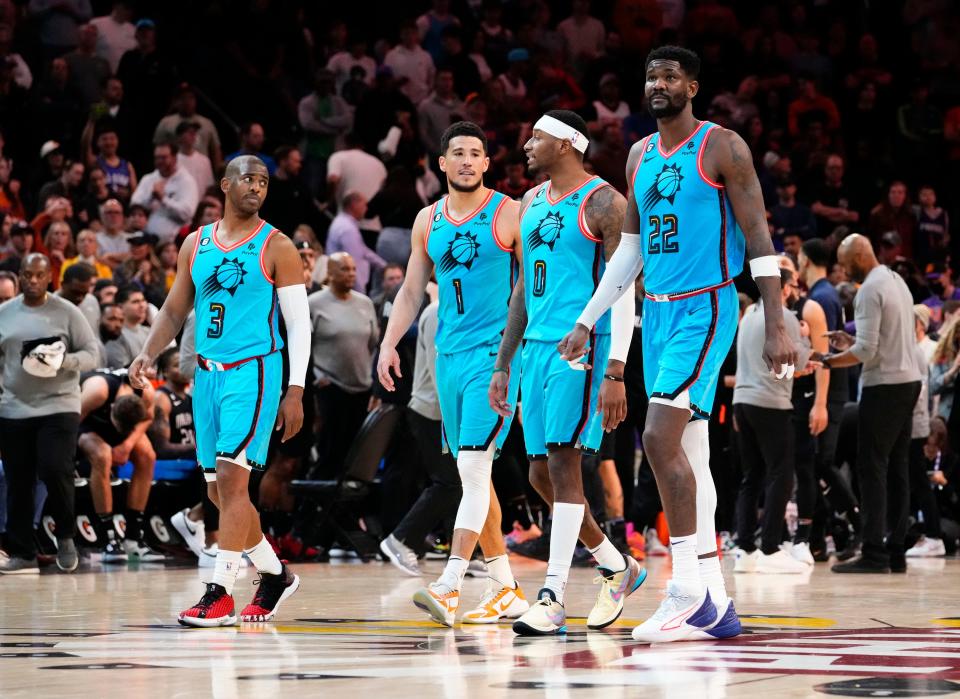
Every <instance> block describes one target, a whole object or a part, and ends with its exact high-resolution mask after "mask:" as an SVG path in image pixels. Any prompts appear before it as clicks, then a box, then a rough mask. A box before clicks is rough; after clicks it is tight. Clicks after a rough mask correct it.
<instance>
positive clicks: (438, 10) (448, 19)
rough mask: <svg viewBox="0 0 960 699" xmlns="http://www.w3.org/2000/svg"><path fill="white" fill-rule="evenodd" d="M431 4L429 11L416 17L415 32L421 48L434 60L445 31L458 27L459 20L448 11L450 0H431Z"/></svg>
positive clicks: (436, 57) (440, 52) (438, 57)
mask: <svg viewBox="0 0 960 699" xmlns="http://www.w3.org/2000/svg"><path fill="white" fill-rule="evenodd" d="M432 5H433V6H432V7H431V9H430V10H429V11H427V12H425V13H423V14H422V15H420V16H419V17H417V33H418V34H419V35H420V43H421V45H422V46H423V48H424V49H426V50H427V53H429V54H430V56H431V57H432V58H433V60H434V61H438V60H439V59H440V56H441V54H442V49H443V38H444V36H445V34H446V31H447V30H448V29H458V28H459V27H460V20H459V19H458V18H457V17H456V16H455V15H453V14H451V13H450V0H433V2H432Z"/></svg>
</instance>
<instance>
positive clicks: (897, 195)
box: [867, 180, 917, 257]
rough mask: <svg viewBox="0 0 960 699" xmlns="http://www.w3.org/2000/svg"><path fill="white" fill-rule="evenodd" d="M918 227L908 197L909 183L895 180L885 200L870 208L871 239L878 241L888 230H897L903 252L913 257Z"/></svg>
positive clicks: (868, 226) (868, 225)
mask: <svg viewBox="0 0 960 699" xmlns="http://www.w3.org/2000/svg"><path fill="white" fill-rule="evenodd" d="M916 227H917V219H916V217H915V216H914V214H913V208H912V206H911V205H910V200H909V198H908V197H907V185H905V184H904V183H903V182H901V181H899V180H894V181H893V182H892V183H891V184H890V188H889V189H888V190H887V197H886V199H885V200H884V201H881V202H880V203H879V204H877V205H876V206H874V207H873V208H872V209H871V210H870V219H869V221H868V223H867V231H868V232H869V234H870V239H871V240H872V241H874V244H876V241H877V240H879V239H880V236H881V235H883V234H884V233H886V232H887V231H896V232H897V233H898V234H899V235H900V239H901V240H902V241H903V254H904V255H906V256H907V257H913V238H914V232H915V231H916Z"/></svg>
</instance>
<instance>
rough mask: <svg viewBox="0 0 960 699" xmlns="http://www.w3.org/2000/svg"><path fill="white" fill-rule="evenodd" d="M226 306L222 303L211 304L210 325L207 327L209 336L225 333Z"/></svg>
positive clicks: (218, 335)
mask: <svg viewBox="0 0 960 699" xmlns="http://www.w3.org/2000/svg"><path fill="white" fill-rule="evenodd" d="M226 310H227V309H226V308H224V307H223V304H222V303H211V304H210V327H209V328H207V337H220V336H221V335H223V314H224V313H226Z"/></svg>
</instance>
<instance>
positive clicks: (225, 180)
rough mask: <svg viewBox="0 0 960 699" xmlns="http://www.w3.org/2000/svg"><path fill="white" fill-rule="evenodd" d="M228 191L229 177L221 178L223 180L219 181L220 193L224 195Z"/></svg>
mask: <svg viewBox="0 0 960 699" xmlns="http://www.w3.org/2000/svg"><path fill="white" fill-rule="evenodd" d="M229 189H230V178H229V177H223V178H221V179H220V191H221V192H223V193H224V194H226V193H227V190H229Z"/></svg>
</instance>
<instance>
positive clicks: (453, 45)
mask: <svg viewBox="0 0 960 699" xmlns="http://www.w3.org/2000/svg"><path fill="white" fill-rule="evenodd" d="M475 35H476V36H478V37H483V32H476V33H475ZM481 41H482V39H481ZM481 59H482V60H484V59H483V57H482V56H481ZM434 61H436V66H437V71H441V70H446V71H449V72H450V75H451V80H452V81H453V82H452V85H456V88H457V91H456V93H455V95H459V97H460V98H461V99H462V98H464V97H466V96H467V95H469V94H470V93H472V92H479V90H480V88H481V86H482V85H483V78H482V77H481V75H480V68H479V65H478V63H477V61H476V60H474V59H473V57H471V56H468V55H467V54H466V53H465V52H464V50H463V36H462V34H461V31H460V28H459V27H447V28H446V29H444V30H443V51H442V52H441V54H440V58H439V59H437V58H436V57H434ZM486 68H487V70H489V69H490V68H489V66H486ZM433 85H434V89H436V85H437V79H436V77H434V82H433ZM452 91H453V87H452V86H451V92H452ZM426 99H429V97H427V98H426ZM421 104H422V102H421Z"/></svg>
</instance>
